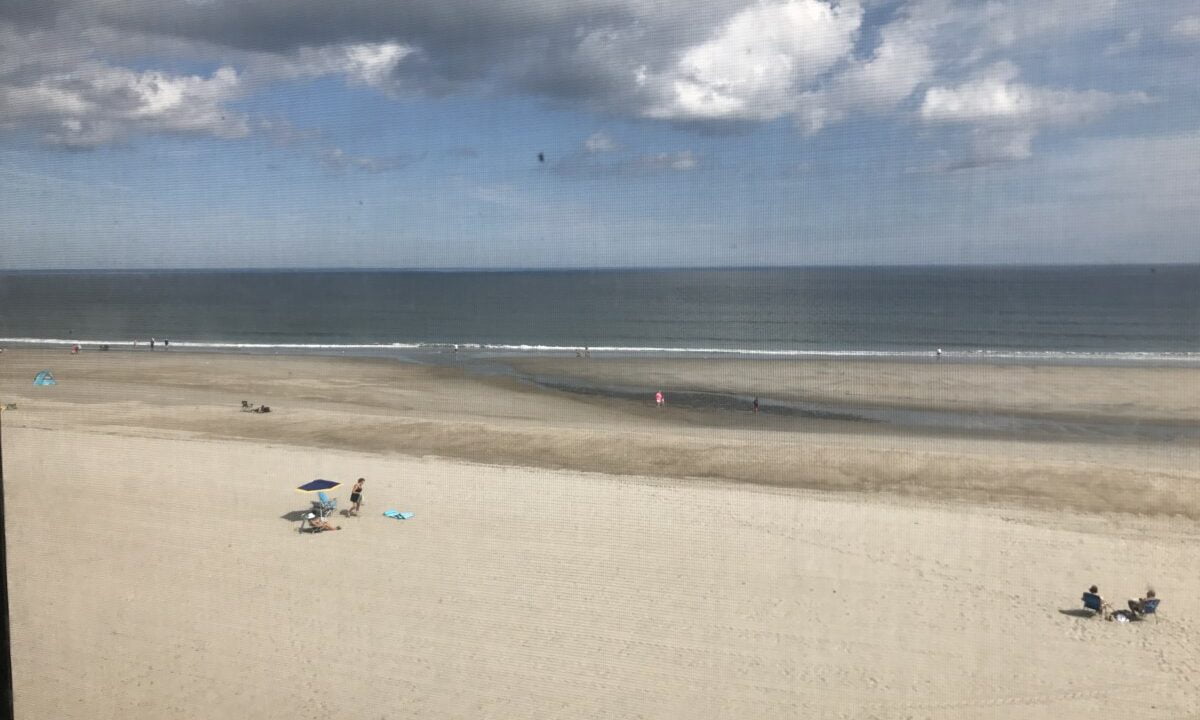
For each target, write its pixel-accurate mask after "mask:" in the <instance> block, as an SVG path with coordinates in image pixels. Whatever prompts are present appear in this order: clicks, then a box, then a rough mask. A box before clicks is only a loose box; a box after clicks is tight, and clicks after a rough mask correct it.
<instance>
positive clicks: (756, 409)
mask: <svg viewBox="0 0 1200 720" xmlns="http://www.w3.org/2000/svg"><path fill="white" fill-rule="evenodd" d="M754 414H755V415H757V414H758V398H754Z"/></svg>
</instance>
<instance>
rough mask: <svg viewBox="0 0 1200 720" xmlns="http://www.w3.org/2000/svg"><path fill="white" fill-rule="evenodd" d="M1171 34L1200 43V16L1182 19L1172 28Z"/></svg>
mask: <svg viewBox="0 0 1200 720" xmlns="http://www.w3.org/2000/svg"><path fill="white" fill-rule="evenodd" d="M1171 34H1172V35H1173V36H1175V37H1177V38H1180V39H1182V40H1187V41H1190V42H1200V15H1192V16H1190V17H1185V18H1183V19H1181V20H1180V21H1179V22H1177V23H1175V24H1174V25H1172V26H1171Z"/></svg>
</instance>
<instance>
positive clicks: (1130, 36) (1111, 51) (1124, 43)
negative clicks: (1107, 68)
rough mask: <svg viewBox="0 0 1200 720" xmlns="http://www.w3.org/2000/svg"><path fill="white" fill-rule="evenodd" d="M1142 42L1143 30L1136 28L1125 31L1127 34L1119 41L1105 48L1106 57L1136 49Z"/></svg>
mask: <svg viewBox="0 0 1200 720" xmlns="http://www.w3.org/2000/svg"><path fill="white" fill-rule="evenodd" d="M1141 44H1142V31H1141V30H1139V29H1136V28H1135V29H1133V30H1130V31H1129V32H1127V33H1125V35H1124V36H1122V37H1121V39H1120V40H1118V41H1117V42H1115V43H1112V44H1111V45H1109V46H1108V47H1106V48H1104V55H1105V56H1106V57H1112V56H1114V55H1121V54H1123V53H1127V52H1130V51H1131V50H1136V49H1137V48H1138V46H1139V45H1141Z"/></svg>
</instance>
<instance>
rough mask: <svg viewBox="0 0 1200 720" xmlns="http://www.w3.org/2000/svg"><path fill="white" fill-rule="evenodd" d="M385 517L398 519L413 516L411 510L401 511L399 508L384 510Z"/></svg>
mask: <svg viewBox="0 0 1200 720" xmlns="http://www.w3.org/2000/svg"><path fill="white" fill-rule="evenodd" d="M383 514H384V516H385V517H390V518H395V519H397V520H407V519H409V518H410V517H412V516H413V514H412V513H410V512H400V511H399V510H384V511H383Z"/></svg>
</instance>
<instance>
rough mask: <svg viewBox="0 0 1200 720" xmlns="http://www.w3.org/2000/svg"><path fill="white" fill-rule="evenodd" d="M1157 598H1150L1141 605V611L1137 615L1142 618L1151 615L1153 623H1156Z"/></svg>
mask: <svg viewBox="0 0 1200 720" xmlns="http://www.w3.org/2000/svg"><path fill="white" fill-rule="evenodd" d="M1158 600H1159V599H1158V598H1150V599H1149V600H1147V601H1146V602H1144V603H1142V611H1141V612H1140V613H1139V614H1140V615H1142V616H1146V615H1153V616H1154V622H1158Z"/></svg>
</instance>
